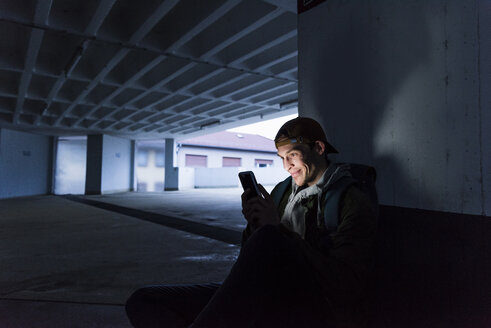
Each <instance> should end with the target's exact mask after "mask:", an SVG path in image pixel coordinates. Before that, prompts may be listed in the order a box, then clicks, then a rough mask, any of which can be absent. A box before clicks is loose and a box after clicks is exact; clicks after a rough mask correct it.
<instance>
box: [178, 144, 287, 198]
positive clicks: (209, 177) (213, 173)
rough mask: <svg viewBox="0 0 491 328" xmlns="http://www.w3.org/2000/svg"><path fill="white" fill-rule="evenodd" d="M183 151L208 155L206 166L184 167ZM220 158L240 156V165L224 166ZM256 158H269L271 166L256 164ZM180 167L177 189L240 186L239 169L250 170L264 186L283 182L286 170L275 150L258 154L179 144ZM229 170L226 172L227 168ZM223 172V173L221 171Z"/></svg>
mask: <svg viewBox="0 0 491 328" xmlns="http://www.w3.org/2000/svg"><path fill="white" fill-rule="evenodd" d="M186 154H192V155H207V156H208V166H207V168H196V169H194V168H190V167H186ZM223 157H239V158H242V163H241V164H242V166H241V167H238V168H236V167H234V168H227V167H226V168H223V170H224V171H223V172H222V171H221V170H222V158H223ZM256 159H268V160H272V161H273V165H272V166H270V167H261V168H259V167H255V160H256ZM177 163H178V166H179V189H189V188H194V187H198V188H206V187H231V186H236V187H237V186H240V182H239V178H238V175H237V174H238V172H239V171H253V172H254V174H255V175H256V179H257V181H258V183H261V184H263V185H275V184H277V183H278V182H281V181H283V180H284V179H285V178H286V177H287V176H288V173H287V172H286V171H285V170H284V169H283V163H282V161H281V159H280V158H279V157H278V155H276V153H260V152H250V151H240V150H228V149H212V148H204V147H192V146H184V147H181V149H180V150H179V152H178V154H177ZM227 170H228V171H227ZM220 172H222V173H220Z"/></svg>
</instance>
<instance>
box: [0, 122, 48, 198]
mask: <svg viewBox="0 0 491 328" xmlns="http://www.w3.org/2000/svg"><path fill="white" fill-rule="evenodd" d="M51 148H52V139H51V138H50V137H48V136H43V135H38V134H31V133H26V132H19V131H14V130H7V129H0V198H9V197H17V196H31V195H41V194H47V193H49V192H50V185H51V181H50V180H51V165H50V163H51V156H52V153H51Z"/></svg>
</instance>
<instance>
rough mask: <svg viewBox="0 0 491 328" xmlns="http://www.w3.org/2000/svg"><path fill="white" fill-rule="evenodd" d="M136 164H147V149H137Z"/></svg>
mask: <svg viewBox="0 0 491 328" xmlns="http://www.w3.org/2000/svg"><path fill="white" fill-rule="evenodd" d="M137 160H138V166H147V165H148V151H147V150H141V149H140V150H138V155H137Z"/></svg>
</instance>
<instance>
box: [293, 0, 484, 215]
mask: <svg viewBox="0 0 491 328" xmlns="http://www.w3.org/2000/svg"><path fill="white" fill-rule="evenodd" d="M490 7H491V4H490V2H489V1H477V0H458V1H457V0H408V1H393V0H373V1H343V0H329V1H325V2H323V3H322V4H320V5H319V6H317V7H315V8H313V9H311V10H309V11H307V12H305V13H302V14H300V15H299V23H298V24H299V25H298V28H299V31H298V32H299V38H298V39H299V115H301V116H310V117H313V118H315V119H318V120H319V121H320V122H321V123H322V125H323V126H324V128H325V129H326V133H327V135H328V137H329V139H330V141H332V144H333V145H334V146H335V147H336V148H337V149H338V150H339V151H340V152H341V153H340V154H339V155H337V160H340V161H349V162H360V163H366V164H371V165H374V166H375V167H376V169H377V171H378V181H377V188H378V191H379V194H380V201H381V203H382V204H385V205H395V206H402V207H411V208H421V209H431V210H439V211H449V212H455V213H467V214H480V215H482V214H484V215H491V151H490V141H489V140H491V135H490V132H489V130H490V129H489V128H486V127H489V126H491V114H490V107H491V93H490V92H488V91H489V87H491V65H490V61H491V51H490V49H491V41H490V40H489V32H491V25H490V23H491V9H490Z"/></svg>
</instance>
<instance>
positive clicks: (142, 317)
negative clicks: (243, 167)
mask: <svg viewBox="0 0 491 328" xmlns="http://www.w3.org/2000/svg"><path fill="white" fill-rule="evenodd" d="M275 144H276V148H277V150H278V156H280V157H281V158H282V160H283V167H284V169H285V170H286V171H288V173H290V177H289V178H288V179H286V180H285V181H283V182H281V183H279V184H278V185H277V186H276V187H275V188H274V189H273V191H272V193H271V195H270V194H269V193H268V192H267V191H266V190H265V189H264V187H263V186H262V185H258V187H259V189H260V191H261V193H262V195H261V196H259V197H257V196H256V197H252V198H251V197H250V196H251V195H250V193H251V190H246V191H244V193H243V194H242V212H243V214H244V217H245V219H246V220H247V222H248V224H247V227H246V229H245V230H244V232H243V238H242V248H241V252H240V255H239V257H238V259H237V261H236V263H235V264H234V266H233V267H232V269H231V271H230V273H229V275H228V277H227V278H226V279H225V281H224V282H223V284H221V285H216V284H213V285H211V284H207V285H190V286H156V287H147V288H143V289H140V290H138V291H137V292H135V294H133V296H132V297H131V298H130V299H129V300H128V302H127V306H126V309H127V313H128V316H129V317H130V320H131V322H132V323H133V324H134V325H135V327H154V326H155V327H186V326H188V325H189V324H191V323H192V324H191V326H190V327H194V328H196V327H210V328H211V327H283V328H284V327H361V326H363V323H364V321H365V317H364V312H363V311H362V304H363V299H364V296H365V291H366V288H367V281H368V277H369V273H370V271H371V266H372V260H373V250H374V243H375V232H376V215H375V214H374V213H375V211H374V210H375V209H374V207H373V204H372V202H370V200H369V198H368V197H367V195H366V194H365V193H364V192H362V191H360V190H359V189H358V188H357V181H356V180H354V179H353V178H352V177H351V174H350V170H349V167H348V166H346V165H338V164H335V163H331V162H330V160H329V159H328V154H329V153H337V151H336V149H335V148H334V147H333V146H331V145H330V144H329V143H328V142H327V139H326V136H325V133H324V131H323V129H322V127H321V126H320V125H319V123H317V122H316V121H315V120H313V119H310V118H305V117H298V118H295V119H293V120H290V121H288V122H287V123H285V124H284V125H283V126H282V127H281V128H280V130H279V131H278V133H277V135H276V138H275Z"/></svg>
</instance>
